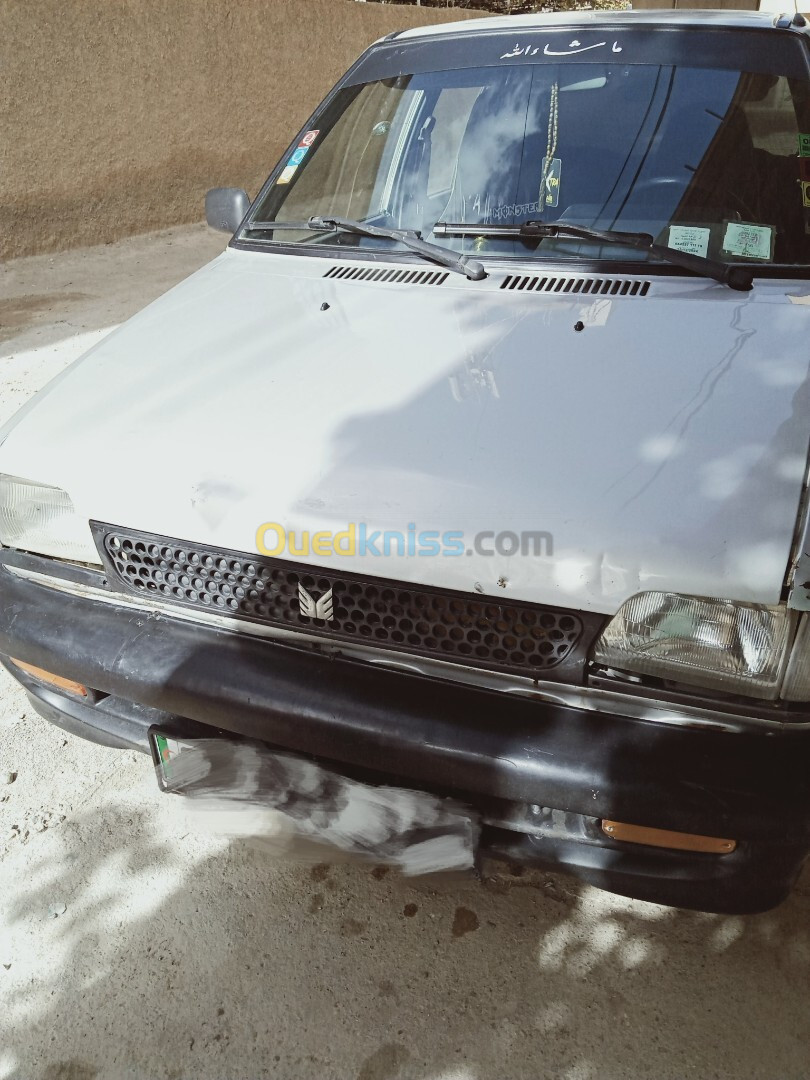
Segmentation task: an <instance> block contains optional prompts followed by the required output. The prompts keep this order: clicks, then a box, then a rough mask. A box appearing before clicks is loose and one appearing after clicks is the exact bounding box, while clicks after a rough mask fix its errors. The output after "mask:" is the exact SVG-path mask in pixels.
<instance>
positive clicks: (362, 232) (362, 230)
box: [243, 217, 487, 281]
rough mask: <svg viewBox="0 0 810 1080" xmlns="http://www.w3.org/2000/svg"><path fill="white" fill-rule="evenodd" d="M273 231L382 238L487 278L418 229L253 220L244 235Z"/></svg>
mask: <svg viewBox="0 0 810 1080" xmlns="http://www.w3.org/2000/svg"><path fill="white" fill-rule="evenodd" d="M269 229H295V230H297V231H299V232H300V231H301V230H303V229H312V230H313V231H314V232H336V231H340V232H347V233H354V235H355V236H380V237H383V238H385V239H387V240H397V241H399V243H400V244H403V245H404V246H405V247H406V248H408V249H409V250H410V251H415V252H416V253H417V254H418V255H421V256H422V258H423V259H429V260H430V261H431V262H435V263H438V264H439V265H440V266H446V267H447V269H448V270H453V271H454V272H455V273H457V274H463V275H464V276H465V277H467V278H469V279H470V280H471V281H483V279H484V278H485V277H486V276H487V272H486V270H485V269H484V267H483V266H482V265H481V263H480V262H478V260H477V259H471V258H470V257H469V256H468V255H462V254H460V253H459V252H458V251H451V250H448V249H447V248H443V247H439V245H438V244H430V243H428V241H427V240H423V239H422V234H421V233H418V232H416V230H415V229H386V228H382V227H381V226H379V225H366V224H365V223H364V222H362V221H354V220H352V219H351V218H344V217H311V218H310V219H309V220H308V221H252V222H251V223H250V224H249V225H246V226H245V228H244V230H243V231H244V232H252V231H253V230H269Z"/></svg>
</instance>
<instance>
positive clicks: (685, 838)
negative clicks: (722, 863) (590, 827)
mask: <svg viewBox="0 0 810 1080" xmlns="http://www.w3.org/2000/svg"><path fill="white" fill-rule="evenodd" d="M602 832H603V833H605V835H606V836H609V837H610V838H611V840H621V841H622V842H623V843H626V844H646V845H647V846H648V847H662V848H670V849H671V850H672V851H707V852H709V853H710V854H712V855H728V853H729V852H730V851H734V849H735V848H736V846H737V841H736V840H726V839H724V838H722V837H719V836H699V835H698V834H697V833H685V832H670V830H669V829H650V828H648V827H647V826H646V825H627V824H625V823H624V822H622V821H608V820H607V819H605V820H603V821H602Z"/></svg>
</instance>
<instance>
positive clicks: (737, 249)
mask: <svg viewBox="0 0 810 1080" xmlns="http://www.w3.org/2000/svg"><path fill="white" fill-rule="evenodd" d="M775 231H776V230H775V229H774V228H773V226H771V225H754V224H752V223H751V222H748V221H729V222H728V223H727V225H726V235H725V237H724V238H723V254H724V255H736V256H737V257H738V258H740V259H770V258H772V256H773V240H774V233H775Z"/></svg>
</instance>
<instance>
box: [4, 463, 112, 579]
mask: <svg viewBox="0 0 810 1080" xmlns="http://www.w3.org/2000/svg"><path fill="white" fill-rule="evenodd" d="M0 543H1V544H4V545H5V546H6V547H10V548H20V549H21V550H23V551H33V552H36V553H37V554H38V555H53V556H54V557H55V558H57V559H71V560H73V561H74V562H90V563H100V562H101V560H100V559H99V557H98V551H97V550H96V545H95V544H94V543H93V535H92V533H91V532H90V526H89V524H88V522H87V521H83V520H82V519H81V518H80V517H78V516H77V514H76V511H75V510H74V508H73V503H72V502H71V501H70V496H69V495H68V493H67V492H66V491H62V489H61V488H55V487H49V486H48V485H47V484H36V483H34V481H32V480H21V479H20V478H19V477H17V476H5V475H3V474H2V473H0Z"/></svg>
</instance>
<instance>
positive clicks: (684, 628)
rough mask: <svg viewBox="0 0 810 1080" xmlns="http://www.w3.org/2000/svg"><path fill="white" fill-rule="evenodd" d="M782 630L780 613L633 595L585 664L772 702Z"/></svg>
mask: <svg viewBox="0 0 810 1080" xmlns="http://www.w3.org/2000/svg"><path fill="white" fill-rule="evenodd" d="M790 625H791V618H790V616H789V615H788V613H787V611H786V609H785V608H783V607H768V606H766V605H764V604H743V603H739V604H738V603H732V602H731V601H729V600H710V599H702V598H698V597H692V596H680V595H678V594H677V593H664V592H645V593H639V594H638V595H637V596H633V597H631V598H630V599H629V600H627V601H626V602H625V603H624V604H622V606H621V608H619V611H618V612H617V613H616V615H615V616H614V617H613V619H611V621H610V623H609V624H608V626H607V629H606V630H605V632H604V633H603V634H602V637H601V638H600V639H599V641H598V643H597V645H596V650H595V652H594V657H593V658H594V660H595V661H596V662H597V663H598V664H602V665H604V666H605V667H611V668H619V669H621V670H624V671H632V672H636V673H637V674H639V675H652V676H655V677H656V678H658V679H668V680H670V681H673V682H680V683H687V684H690V685H692V686H701V687H705V688H707V689H710V690H726V691H728V692H729V693H732V694H744V695H746V696H748V697H755V698H768V699H775V698H776V697H777V696H778V694H779V685H780V680H781V677H782V673H783V671H784V666H785V661H786V655H787V647H788V641H789V636H790V635H789V630H790Z"/></svg>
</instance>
